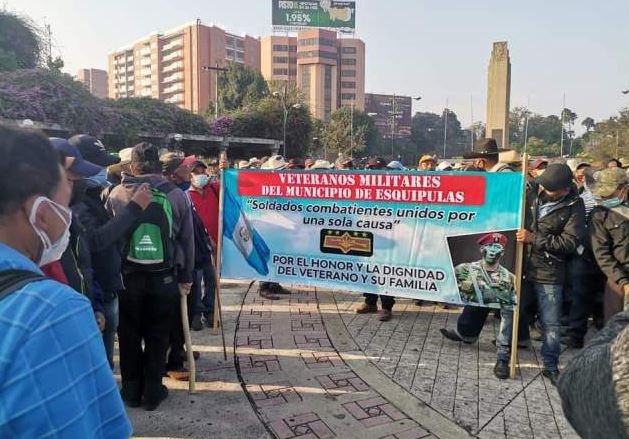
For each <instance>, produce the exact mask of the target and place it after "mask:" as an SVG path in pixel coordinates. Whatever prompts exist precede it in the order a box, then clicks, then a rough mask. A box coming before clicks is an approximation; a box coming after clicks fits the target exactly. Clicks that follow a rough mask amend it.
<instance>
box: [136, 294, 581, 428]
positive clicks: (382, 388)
mask: <svg viewBox="0 0 629 439" xmlns="http://www.w3.org/2000/svg"><path fill="white" fill-rule="evenodd" d="M222 297H223V299H222V300H223V318H224V323H225V328H224V329H225V335H226V341H227V344H228V346H227V348H228V359H227V361H225V360H224V359H223V355H222V346H221V339H220V337H219V336H216V335H211V334H210V333H209V331H208V330H205V331H202V332H193V333H192V334H193V342H194V345H195V349H196V350H199V351H200V352H201V355H202V357H201V359H200V360H199V361H198V364H197V367H198V370H199V374H198V385H197V387H198V391H197V393H196V394H195V395H189V394H188V393H187V391H186V389H187V385H186V384H185V383H179V382H176V381H173V380H170V379H165V383H166V385H167V386H168V387H169V389H170V397H169V398H168V400H166V401H165V402H164V403H163V405H162V406H161V407H160V408H159V409H158V410H157V411H155V412H151V413H149V412H145V411H143V410H141V409H129V415H130V418H131V419H132V422H133V424H134V430H135V435H136V437H172V438H179V437H181V438H183V437H194V438H270V437H276V438H281V439H292V438H299V439H323V438H360V439H366V438H374V439H419V438H444V439H451V438H452V439H454V438H469V437H479V438H504V439H508V438H521V437H522V438H562V439H572V438H577V435H576V434H575V433H574V432H573V431H572V430H571V428H570V427H569V425H568V423H567V421H566V420H565V419H564V418H563V416H562V414H561V405H560V401H559V398H558V395H557V393H556V391H555V389H554V387H552V385H551V384H550V383H549V382H548V381H547V380H545V379H544V378H542V376H541V375H540V363H539V361H540V358H539V357H540V354H539V346H538V345H537V346H535V349H534V350H531V349H529V350H522V351H521V355H520V366H521V369H520V370H521V373H520V374H519V375H518V379H517V380H513V381H512V380H507V381H500V380H497V379H495V378H494V377H493V372H492V368H493V364H494V362H495V353H494V350H495V348H494V346H493V345H492V344H491V340H492V339H493V338H494V333H495V331H496V329H497V324H498V321H497V320H495V319H493V318H490V319H489V320H488V322H487V325H486V327H485V329H484V330H483V333H482V334H481V339H480V342H479V343H478V344H473V345H461V344H458V343H453V342H450V341H448V340H444V339H443V338H442V337H441V334H440V333H439V329H440V328H441V327H444V326H445V327H452V326H453V325H454V324H455V323H456V318H457V315H458V310H456V309H450V310H445V309H442V308H441V307H440V306H432V305H426V306H422V307H417V306H415V305H414V304H413V303H412V301H410V300H404V299H403V300H398V303H397V304H396V306H395V308H394V319H393V320H392V321H390V322H387V323H381V322H379V321H377V320H376V318H375V315H357V314H355V313H354V309H355V308H356V307H357V306H358V305H359V304H360V302H361V300H362V297H361V296H360V295H355V294H346V293H340V292H330V291H316V290H314V289H302V288H293V289H292V294H290V295H286V296H283V297H282V299H281V300H277V301H270V300H266V299H262V298H261V297H260V296H259V295H258V293H257V284H254V286H253V287H251V286H250V285H249V284H237V283H227V284H225V285H224V289H223V294H222ZM571 354H572V353H571V352H566V353H564V354H563V355H562V360H565V359H568V358H569V356H570V355H571Z"/></svg>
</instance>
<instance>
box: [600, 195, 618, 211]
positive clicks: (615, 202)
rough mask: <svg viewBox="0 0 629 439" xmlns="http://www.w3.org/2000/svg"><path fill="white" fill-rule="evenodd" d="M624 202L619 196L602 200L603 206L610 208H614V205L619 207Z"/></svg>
mask: <svg viewBox="0 0 629 439" xmlns="http://www.w3.org/2000/svg"><path fill="white" fill-rule="evenodd" d="M621 204H622V200H621V199H620V198H618V197H614V198H610V199H608V200H603V201H601V206H603V207H606V208H608V209H613V208H614V207H618V206H620V205H621Z"/></svg>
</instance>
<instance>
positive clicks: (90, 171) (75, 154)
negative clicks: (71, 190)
mask: <svg viewBox="0 0 629 439" xmlns="http://www.w3.org/2000/svg"><path fill="white" fill-rule="evenodd" d="M50 143H52V146H53V147H54V148H55V149H56V150H57V151H59V152H60V153H62V154H63V155H65V156H66V157H72V158H74V161H73V162H72V165H71V166H70V168H69V170H70V171H72V172H73V173H75V174H77V175H79V176H81V177H83V178H88V177H93V176H94V175H96V174H98V173H99V172H101V171H102V170H103V168H102V167H101V166H98V165H95V164H94V163H91V162H88V161H87V160H85V159H84V158H83V156H82V155H81V152H80V151H79V150H78V149H77V148H75V147H74V146H72V145H70V142H68V141H67V140H66V139H62V138H60V137H51V138H50Z"/></svg>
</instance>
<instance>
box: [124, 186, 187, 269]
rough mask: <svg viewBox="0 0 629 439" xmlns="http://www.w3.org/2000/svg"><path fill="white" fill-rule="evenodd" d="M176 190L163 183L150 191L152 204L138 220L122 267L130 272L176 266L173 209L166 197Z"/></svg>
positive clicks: (174, 187) (128, 242) (128, 243)
mask: <svg viewBox="0 0 629 439" xmlns="http://www.w3.org/2000/svg"><path fill="white" fill-rule="evenodd" d="M176 188H177V187H176V186H175V185H173V184H171V183H162V184H161V185H159V186H157V188H153V189H151V192H152V193H153V202H152V203H151V204H150V205H149V206H148V207H147V208H146V210H145V211H144V212H143V214H142V216H141V217H140V218H139V219H138V221H137V225H136V226H135V227H134V228H133V229H132V232H131V234H130V236H129V239H128V240H127V245H126V248H125V251H124V255H125V267H126V268H127V269H129V270H131V271H147V272H155V271H164V270H168V269H171V268H173V267H174V266H175V257H174V255H175V242H174V237H173V208H172V205H171V203H170V200H168V196H167V195H168V193H169V192H171V191H172V190H174V189H176Z"/></svg>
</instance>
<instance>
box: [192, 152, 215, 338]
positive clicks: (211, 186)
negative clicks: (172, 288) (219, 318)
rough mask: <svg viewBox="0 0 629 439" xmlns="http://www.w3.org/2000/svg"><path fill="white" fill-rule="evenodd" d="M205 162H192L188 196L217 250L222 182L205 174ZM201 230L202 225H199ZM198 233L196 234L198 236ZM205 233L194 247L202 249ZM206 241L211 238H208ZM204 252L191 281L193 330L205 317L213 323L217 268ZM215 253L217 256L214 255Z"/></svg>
mask: <svg viewBox="0 0 629 439" xmlns="http://www.w3.org/2000/svg"><path fill="white" fill-rule="evenodd" d="M206 168H207V167H206V165H205V164H204V163H203V162H201V161H196V162H195V163H194V164H193V165H192V174H191V180H190V183H191V186H190V190H189V191H188V195H189V196H190V199H191V200H192V204H193V205H194V209H195V211H196V213H197V215H198V217H199V219H200V220H201V223H202V224H200V226H203V230H199V232H198V233H199V234H201V235H202V234H203V232H205V235H207V236H208V237H209V241H210V243H211V247H212V250H213V251H214V252H215V251H216V242H217V241H218V203H219V191H220V184H219V182H218V180H216V179H215V180H213V181H211V180H210V177H209V176H208V175H207V173H206ZM198 228H199V229H201V227H198ZM195 236H196V235H195ZM202 238H203V236H201V239H198V240H197V239H195V246H196V247H197V248H199V242H197V241H201V243H203V242H204V241H203V239H202ZM205 241H208V239H207V238H206V240H205ZM202 253H203V252H202V251H200V250H199V251H197V254H198V256H199V257H197V258H196V259H197V264H196V266H195V274H194V283H193V284H192V292H191V294H192V296H193V299H194V300H193V305H192V324H191V326H192V329H194V330H199V329H201V328H200V327H202V319H201V317H202V316H203V317H204V318H205V323H206V325H207V326H211V325H212V322H213V310H214V288H215V279H214V269H213V268H212V260H211V259H210V255H209V254H208V255H207V257H204V255H203V254H202ZM214 256H216V255H214ZM202 281H205V289H204V291H201V289H202V283H203V282H202Z"/></svg>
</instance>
